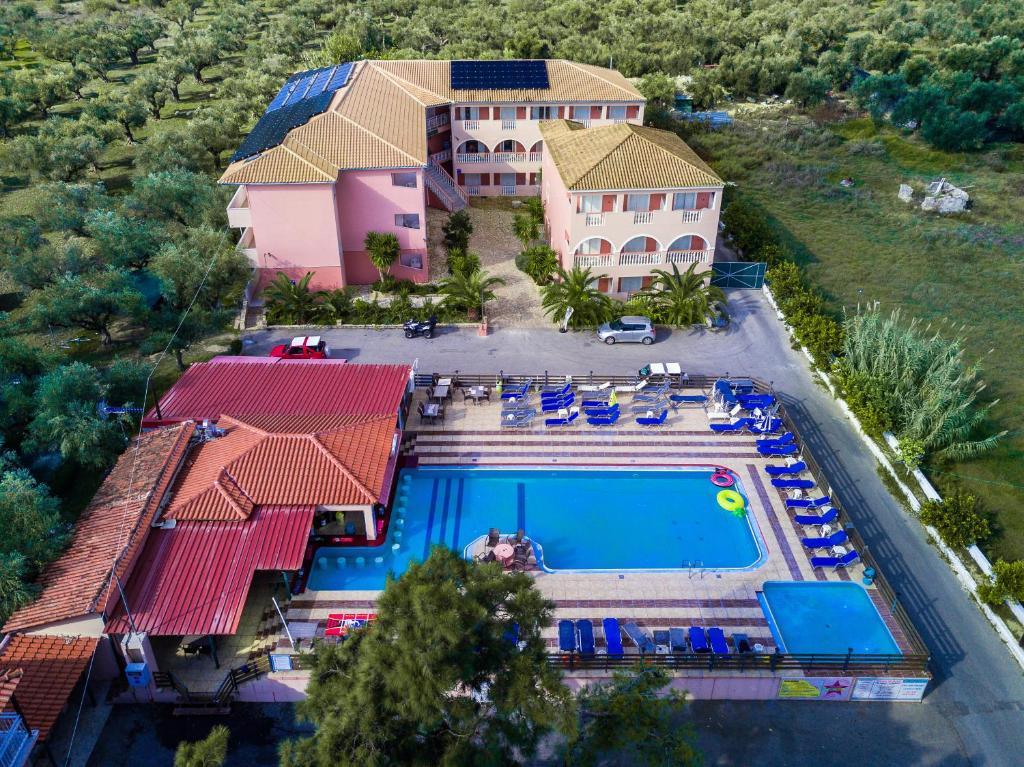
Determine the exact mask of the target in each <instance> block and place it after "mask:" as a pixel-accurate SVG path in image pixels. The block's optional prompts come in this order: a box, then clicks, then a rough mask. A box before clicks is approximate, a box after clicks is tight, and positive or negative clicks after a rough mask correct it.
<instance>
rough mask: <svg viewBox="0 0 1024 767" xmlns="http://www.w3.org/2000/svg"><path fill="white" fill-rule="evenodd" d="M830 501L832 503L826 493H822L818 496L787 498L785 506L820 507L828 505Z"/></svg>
mask: <svg viewBox="0 0 1024 767" xmlns="http://www.w3.org/2000/svg"><path fill="white" fill-rule="evenodd" d="M830 503H832V499H831V498H829V497H828V496H827V495H823V496H821V497H820V498H787V499H786V508H787V509H820V508H821V507H822V506H828V505H829V504H830Z"/></svg>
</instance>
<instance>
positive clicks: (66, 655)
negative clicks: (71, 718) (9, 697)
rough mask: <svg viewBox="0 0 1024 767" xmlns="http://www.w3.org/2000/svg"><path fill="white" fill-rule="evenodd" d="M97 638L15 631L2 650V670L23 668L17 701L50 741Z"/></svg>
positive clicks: (28, 721)
mask: <svg viewBox="0 0 1024 767" xmlns="http://www.w3.org/2000/svg"><path fill="white" fill-rule="evenodd" d="M98 642H99V639H98V638H96V637H60V636H49V635H41V634H31V635H27V634H15V635H14V636H12V637H11V638H10V641H9V642H8V643H7V646H6V647H5V648H4V649H3V651H2V652H0V669H8V670H10V669H20V670H21V672H22V675H21V678H20V679H19V680H18V686H17V689H16V690H15V691H14V700H15V701H16V702H17V705H18V709H19V710H20V711H21V714H22V716H23V717H25V724H26V725H27V726H28V727H30V728H33V729H37V730H39V739H40V740H41V741H42V740H46V737H47V736H48V735H49V734H50V730H51V729H52V728H53V725H54V724H55V723H56V721H57V717H59V716H60V713H61V711H63V710H64V706H65V705H66V704H67V702H68V697H69V696H70V695H71V693H72V691H73V690H74V688H75V685H76V684H78V679H79V677H81V676H82V672H83V671H85V669H86V668H87V667H88V665H89V661H90V659H91V658H92V654H93V652H94V651H95V650H96V644H97V643H98Z"/></svg>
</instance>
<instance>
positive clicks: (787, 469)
mask: <svg viewBox="0 0 1024 767" xmlns="http://www.w3.org/2000/svg"><path fill="white" fill-rule="evenodd" d="M764 470H765V471H766V472H767V473H768V474H769V475H770V476H772V477H781V476H784V475H786V474H799V473H800V472H802V471H807V464H806V463H805V462H804V461H795V462H793V463H791V464H789V466H765V467H764Z"/></svg>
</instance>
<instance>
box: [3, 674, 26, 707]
mask: <svg viewBox="0 0 1024 767" xmlns="http://www.w3.org/2000/svg"><path fill="white" fill-rule="evenodd" d="M24 674H25V672H24V671H22V670H21V669H20V668H9V669H4V670H3V671H0V711H6V710H7V707H8V705H9V704H10V702H11V697H12V696H13V695H14V691H15V690H16V689H17V688H18V682H20V681H21V677H22V676H23V675H24ZM12 708H13V707H12Z"/></svg>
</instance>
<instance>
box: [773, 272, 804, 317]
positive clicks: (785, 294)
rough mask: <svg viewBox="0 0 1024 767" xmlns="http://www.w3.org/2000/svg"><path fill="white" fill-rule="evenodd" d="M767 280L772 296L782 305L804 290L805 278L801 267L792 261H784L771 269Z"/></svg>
mask: <svg viewBox="0 0 1024 767" xmlns="http://www.w3.org/2000/svg"><path fill="white" fill-rule="evenodd" d="M765 279H766V280H767V281H768V286H769V287H770V288H771V289H772V295H773V296H775V300H776V301H777V302H779V303H780V304H781V303H782V302H783V301H785V300H787V299H788V298H790V297H792V296H795V295H796V294H797V293H799V292H801V291H802V290H803V289H804V278H803V275H802V274H801V273H800V267H798V266H797V265H796V264H794V263H793V262H791V261H783V262H782V263H780V264H775V265H774V266H771V267H769V268H768V272H767V274H766V275H765ZM780 308H781V307H780Z"/></svg>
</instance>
